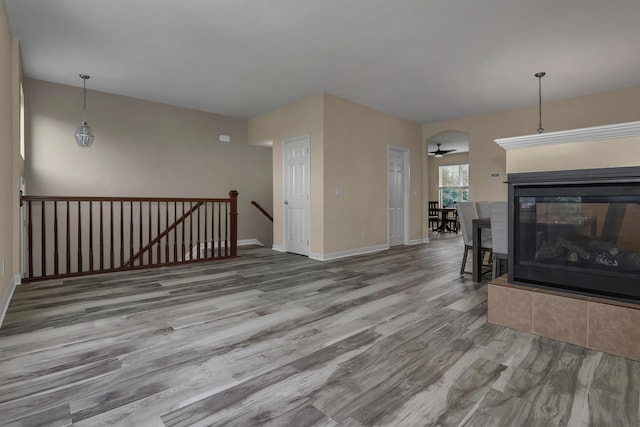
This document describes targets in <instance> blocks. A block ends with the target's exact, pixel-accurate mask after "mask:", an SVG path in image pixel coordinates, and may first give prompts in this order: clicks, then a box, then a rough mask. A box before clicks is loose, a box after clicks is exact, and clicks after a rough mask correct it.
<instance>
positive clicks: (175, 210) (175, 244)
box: [173, 202, 178, 262]
mask: <svg viewBox="0 0 640 427" xmlns="http://www.w3.org/2000/svg"><path fill="white" fill-rule="evenodd" d="M177 218H178V202H174V203H173V220H174V221H175V220H176V219H177ZM177 261H178V227H176V228H174V229H173V262H177Z"/></svg>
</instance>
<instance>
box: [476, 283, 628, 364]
mask: <svg viewBox="0 0 640 427" xmlns="http://www.w3.org/2000/svg"><path fill="white" fill-rule="evenodd" d="M488 291H489V300H488V306H489V309H488V316H487V318H488V321H489V322H490V323H494V324H496V325H501V326H506V327H508V328H513V329H518V330H520V331H524V332H529V333H533V334H536V335H541V336H544V337H548V338H553V339H557V340H559V341H564V342H568V343H570V344H575V345H580V346H583V347H587V348H591V349H594V350H599V351H603V352H605V353H610V354H615V355H617V356H622V357H626V358H629V359H633V360H640V305H636V304H628V303H622V302H616V301H610V300H606V299H602V298H593V297H586V296H581V295H574V294H570V293H564V292H555V291H547V290H542V289H537V288H530V287H526V286H520V285H514V284H511V283H508V281H507V276H506V275H505V276H502V277H499V278H497V279H495V280H493V281H491V282H489V287H488Z"/></svg>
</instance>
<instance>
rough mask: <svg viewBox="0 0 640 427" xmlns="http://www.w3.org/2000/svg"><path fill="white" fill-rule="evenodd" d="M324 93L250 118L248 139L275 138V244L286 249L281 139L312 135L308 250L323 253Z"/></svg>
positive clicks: (278, 247) (276, 246)
mask: <svg viewBox="0 0 640 427" xmlns="http://www.w3.org/2000/svg"><path fill="white" fill-rule="evenodd" d="M323 105H324V95H316V96H313V97H311V98H308V99H306V100H303V101H301V102H298V103H295V104H292V105H289V106H286V107H284V108H281V109H278V110H275V111H272V112H269V113H267V114H264V115H262V116H258V117H255V118H253V119H250V120H249V143H251V144H254V143H258V142H262V141H273V146H272V153H271V154H272V158H271V159H272V162H273V179H272V185H273V246H274V248H275V249H279V250H284V239H283V221H284V216H283V215H284V211H283V199H282V185H283V176H282V160H283V158H282V155H283V154H282V143H283V141H285V140H288V139H291V138H295V137H298V136H303V135H309V139H310V153H309V160H310V169H311V171H310V181H311V182H310V184H309V186H310V197H311V200H310V212H309V215H310V218H309V221H310V236H309V240H310V241H309V251H310V252H311V253H315V254H323V253H324V220H323V218H324V200H323V198H322V194H323V192H324V190H323V188H324V182H323V181H324V152H323V151H324V148H323V146H324V135H323V122H324V117H323V114H324V113H323Z"/></svg>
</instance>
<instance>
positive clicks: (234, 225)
mask: <svg viewBox="0 0 640 427" xmlns="http://www.w3.org/2000/svg"><path fill="white" fill-rule="evenodd" d="M229 197H230V198H231V212H230V213H229V216H230V218H231V224H230V228H231V237H230V240H231V256H232V257H236V256H238V192H237V191H236V190H231V191H229Z"/></svg>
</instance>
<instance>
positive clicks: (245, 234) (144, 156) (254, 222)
mask: <svg viewBox="0 0 640 427" xmlns="http://www.w3.org/2000/svg"><path fill="white" fill-rule="evenodd" d="M94 77H95V78H96V79H98V78H99V76H94ZM78 84H80V81H79V82H78ZM90 84H91V80H89V85H90ZM24 91H25V104H26V114H25V122H26V158H27V161H26V165H25V168H26V170H25V173H26V178H27V192H28V194H30V195H47V196H54V195H57V196H61V195H62V196H69V195H72V196H86V195H91V196H116V197H118V196H119V197H125V196H143V197H228V194H229V191H230V190H238V192H239V199H238V239H240V240H243V239H254V238H257V239H259V240H261V241H263V240H267V241H266V242H265V241H263V243H265V244H267V245H270V244H271V224H270V223H268V221H266V220H265V218H264V217H262V216H261V215H260V214H259V213H258V212H257V210H256V209H255V208H254V207H253V206H251V204H250V203H251V201H252V200H256V201H257V202H258V203H260V204H261V205H262V206H263V207H265V209H267V210H271V201H272V187H271V150H269V149H268V148H264V147H255V146H250V145H248V144H247V121H246V120H241V119H234V118H229V117H224V116H220V115H216V114H212V113H206V112H202V111H195V110H189V109H185V108H180V107H174V106H170V105H165V104H159V103H154V102H147V101H143V100H139V99H134V98H128V97H124V96H119V95H112V94H108V93H103V92H97V91H92V90H88V91H87V116H88V117H87V118H88V122H89V125H90V126H91V128H92V129H93V132H94V134H95V140H94V143H93V146H91V147H90V148H82V147H79V146H77V145H76V143H75V141H74V138H73V134H74V132H75V129H76V127H77V126H78V124H79V122H80V119H81V118H82V88H81V87H72V86H66V85H61V84H56V83H51V82H45V81H41V80H34V79H25V81H24ZM220 134H224V135H229V136H230V137H231V142H230V143H221V142H219V140H218V139H219V135H220Z"/></svg>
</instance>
